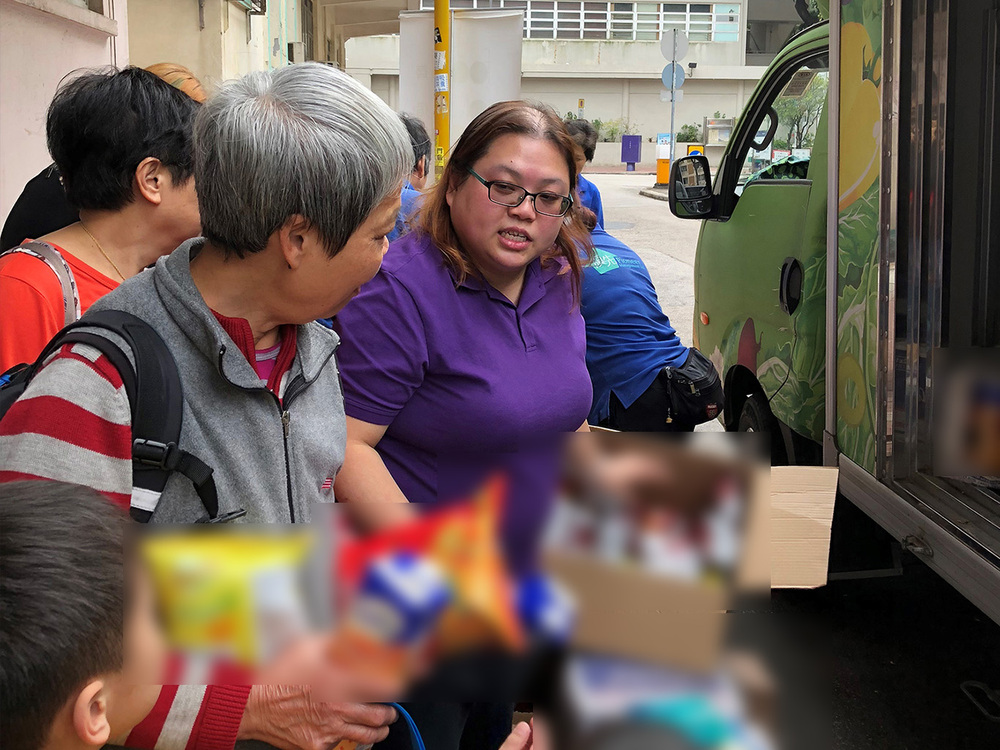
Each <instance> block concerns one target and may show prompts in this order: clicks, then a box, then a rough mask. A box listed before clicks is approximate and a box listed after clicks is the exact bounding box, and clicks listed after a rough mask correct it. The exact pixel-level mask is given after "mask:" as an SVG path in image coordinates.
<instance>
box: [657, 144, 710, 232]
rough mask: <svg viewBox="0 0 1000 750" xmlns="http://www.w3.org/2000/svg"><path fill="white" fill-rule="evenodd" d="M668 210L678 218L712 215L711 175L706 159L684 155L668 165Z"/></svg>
mask: <svg viewBox="0 0 1000 750" xmlns="http://www.w3.org/2000/svg"><path fill="white" fill-rule="evenodd" d="M668 195H669V198H670V211H671V212H672V213H673V215H674V216H676V217H678V218H679V219H705V218H708V217H710V216H712V215H713V203H714V201H713V196H712V177H711V174H710V172H709V169H708V159H706V158H705V157H704V156H685V157H683V158H681V159H678V160H677V161H675V162H674V163H673V164H671V165H670V183H669V187H668Z"/></svg>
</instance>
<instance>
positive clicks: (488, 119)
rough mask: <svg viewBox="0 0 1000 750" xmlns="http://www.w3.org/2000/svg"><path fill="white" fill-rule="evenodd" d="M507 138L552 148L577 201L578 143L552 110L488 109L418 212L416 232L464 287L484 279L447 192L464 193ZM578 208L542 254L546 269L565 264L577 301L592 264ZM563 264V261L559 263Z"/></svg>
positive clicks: (503, 105) (524, 105) (519, 105)
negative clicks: (458, 230) (473, 172)
mask: <svg viewBox="0 0 1000 750" xmlns="http://www.w3.org/2000/svg"><path fill="white" fill-rule="evenodd" d="M505 135H526V136H528V137H530V138H537V139H540V140H547V141H549V142H550V143H552V144H554V145H555V147H556V148H557V149H558V150H559V152H560V153H561V154H562V156H563V158H564V159H565V161H566V169H567V171H568V173H569V187H570V195H572V196H574V198H573V200H574V202H575V203H578V202H579V200H578V198H577V197H576V159H575V156H574V153H575V149H576V148H577V146H576V142H575V141H574V140H573V139H572V137H570V134H569V133H568V132H567V131H566V126H565V125H564V124H563V121H562V120H561V119H560V118H559V116H558V115H557V114H556V113H555V110H553V109H552V108H551V107H548V106H547V105H545V104H540V103H537V102H527V101H509V102H498V103H497V104H494V105H493V106H491V107H489V108H488V109H486V110H485V111H483V112H482V113H481V114H479V115H478V116H477V117H476V119H474V120H473V121H472V122H471V123H469V126H468V127H467V128H466V129H465V132H464V133H462V137H461V138H459V139H458V143H456V144H455V147H454V148H453V149H452V151H451V154H450V156H449V158H448V163H447V164H446V165H445V168H444V173H443V174H442V175H441V179H440V180H438V182H437V184H436V185H435V186H434V188H433V189H432V190H431V192H430V193H429V194H428V196H427V200H426V202H425V204H424V207H423V210H422V211H421V212H420V218H419V226H418V229H419V230H420V231H423V232H424V233H425V234H427V235H428V236H429V237H430V238H431V240H432V241H433V242H434V244H435V245H437V248H438V250H440V251H441V254H442V255H443V256H444V261H445V263H446V264H447V266H448V267H449V268H450V269H451V271H452V272H453V273H454V275H455V277H456V279H457V282H458V283H459V284H461V283H462V282H463V281H465V279H466V278H467V277H468V276H470V275H474V276H481V274H480V272H479V270H478V269H477V268H476V266H475V263H473V261H472V258H471V257H470V256H469V254H468V253H467V252H466V251H465V249H464V248H463V247H462V245H461V243H460V242H459V240H458V236H457V235H456V234H455V227H454V225H453V224H452V222H451V207H450V206H449V205H448V201H447V200H446V194H447V193H448V190H449V187H455V188H456V189H457V188H458V187H460V186H461V185H462V184H463V183H464V182H465V181H466V180H467V179H469V178H470V175H469V172H468V169H469V167H471V166H472V165H473V164H475V163H476V162H477V161H478V160H479V159H481V158H482V157H483V156H484V155H485V154H486V152H487V151H489V149H490V147H491V146H492V145H493V143H494V142H495V141H496V140H497V139H498V138H501V137H503V136H505ZM575 207H576V206H575V205H574V206H573V207H572V208H571V209H570V210H569V211H568V212H567V213H566V216H565V217H564V219H563V223H562V226H561V227H560V228H559V235H558V236H557V237H556V241H555V243H554V244H553V245H552V247H551V248H550V249H549V250H548V251H546V252H545V253H543V254H542V256H541V260H542V263H543V264H544V265H547V264H549V263H560V262H564V263H565V265H566V268H567V270H568V272H569V273H570V275H571V276H572V279H573V297H574V299H575V300H577V301H579V298H580V296H579V295H580V278H581V276H582V275H583V265H584V263H586V262H589V260H590V255H591V252H592V251H591V249H590V243H589V241H588V240H589V233H588V232H587V230H586V228H584V226H583V223H582V222H581V221H580V218H579V215H578V214H577V212H576V211H575V210H573V209H574V208H575ZM560 259H561V261H560Z"/></svg>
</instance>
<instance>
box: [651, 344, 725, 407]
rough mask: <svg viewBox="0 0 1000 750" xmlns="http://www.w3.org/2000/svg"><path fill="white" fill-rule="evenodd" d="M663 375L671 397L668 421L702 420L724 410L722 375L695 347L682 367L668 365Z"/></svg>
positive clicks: (690, 350) (689, 352) (661, 374)
mask: <svg viewBox="0 0 1000 750" xmlns="http://www.w3.org/2000/svg"><path fill="white" fill-rule="evenodd" d="M660 377H661V378H662V379H663V383H664V385H665V386H666V390H667V394H668V395H669V397H670V406H669V410H668V413H667V422H668V423H670V422H674V421H677V422H681V423H683V424H701V423H702V422H708V421H710V420H712V419H715V418H716V417H718V416H719V415H720V414H721V413H722V405H723V393H722V379H721V378H720V377H719V373H718V371H717V370H716V369H715V365H713V364H712V360H710V359H709V358H708V357H706V356H705V355H704V354H702V353H701V352H700V351H698V350H697V349H695V348H694V347H691V348H690V349H689V350H688V356H687V359H685V360H684V364H682V365H680V366H679V367H670V366H667V367H664V368H663V370H662V371H661V372H660Z"/></svg>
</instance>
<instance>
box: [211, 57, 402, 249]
mask: <svg viewBox="0 0 1000 750" xmlns="http://www.w3.org/2000/svg"><path fill="white" fill-rule="evenodd" d="M194 150H195V170H194V173H195V181H196V182H195V184H196V187H197V191H198V208H199V209H200V211H201V226H202V233H203V234H204V236H205V237H206V239H208V240H209V241H210V242H212V243H213V244H216V245H218V246H220V247H221V248H223V249H224V250H225V252H226V254H227V255H230V254H232V255H236V256H238V257H240V258H242V257H245V256H246V255H247V254H248V253H256V252H260V251H261V250H263V249H264V248H265V247H266V245H267V242H268V239H269V238H270V236H271V235H272V234H273V233H274V232H275V231H277V230H278V229H279V228H280V227H281V226H282V225H283V224H284V223H285V222H286V221H287V220H288V218H289V217H291V216H292V215H294V214H301V215H302V216H304V217H305V218H306V219H307V220H308V221H309V222H311V223H312V225H313V226H314V227H315V228H316V230H317V231H318V232H319V235H320V237H321V238H322V239H323V241H324V242H325V243H326V245H327V251H328V252H329V253H330V255H335V254H336V253H337V252H339V251H340V249H341V248H343V247H344V245H345V244H347V240H348V239H349V238H350V236H351V235H352V234H354V232H355V230H357V228H358V227H359V226H360V225H361V224H362V223H363V222H364V221H365V219H367V218H368V216H369V215H370V214H371V212H372V211H373V210H374V209H375V207H376V206H378V205H379V204H380V203H381V202H382V201H384V200H385V199H386V198H387V197H388V196H389V195H390V193H391V192H392V191H393V190H395V189H397V188H398V187H399V186H400V184H401V183H402V181H403V178H404V177H405V176H406V175H407V174H409V172H410V166H411V164H410V162H411V160H412V158H413V151H412V149H411V148H410V138H409V136H408V135H407V132H406V128H404V127H403V124H402V123H401V122H400V120H399V118H398V117H397V116H396V114H395V113H394V112H393V111H392V110H391V109H390V108H389V107H388V106H387V105H386V104H385V103H384V102H382V100H381V99H379V98H378V97H377V96H376V95H375V94H373V93H372V92H371V91H369V90H368V89H366V88H365V87H364V86H362V85H361V84H360V83H358V82H357V81H355V80H354V79H353V78H351V77H350V76H348V75H347V74H345V73H342V72H340V71H339V70H337V69H335V68H332V67H329V66H326V65H321V64H319V63H301V64H299V65H291V66H288V67H284V68H278V69H276V70H272V71H268V72H256V73H250V74H249V75H246V76H244V77H243V78H240V79H238V80H234V81H228V82H226V83H225V84H223V85H222V87H221V88H220V89H219V91H218V93H216V94H215V96H213V97H212V98H211V99H209V100H208V102H206V103H205V105H204V106H203V107H202V109H201V112H199V113H198V117H197V119H196V121H195V136H194Z"/></svg>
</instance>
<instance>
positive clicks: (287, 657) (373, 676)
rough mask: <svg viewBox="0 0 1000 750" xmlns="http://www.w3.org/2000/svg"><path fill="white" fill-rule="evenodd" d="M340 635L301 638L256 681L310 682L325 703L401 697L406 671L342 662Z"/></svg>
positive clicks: (313, 691)
mask: <svg viewBox="0 0 1000 750" xmlns="http://www.w3.org/2000/svg"><path fill="white" fill-rule="evenodd" d="M336 639H337V636H336V635H335V634H328V633H324V634H319V635H308V636H302V637H300V638H297V639H296V640H295V641H294V642H293V643H291V644H290V645H289V646H288V647H287V648H285V649H284V650H283V651H282V652H281V653H280V654H279V655H278V656H277V657H276V658H275V659H274V660H273V661H272V662H271V663H270V664H268V665H266V666H265V667H264V668H263V669H262V670H261V671H260V672H258V673H257V674H256V675H255V677H254V684H256V685H308V686H310V688H312V691H311V695H312V697H313V699H314V700H316V701H318V702H322V703H340V702H345V701H347V702H354V701H362V702H366V703H367V702H383V701H394V700H399V698H400V696H401V695H402V694H403V692H404V690H405V688H406V685H405V683H404V680H403V675H401V674H399V675H393V674H389V673H387V672H386V671H385V670H383V671H381V672H377V671H375V670H373V669H370V668H368V667H367V665H366V666H352V665H349V664H345V663H341V662H339V661H338V660H337V659H336V658H334V654H335V652H336Z"/></svg>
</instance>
